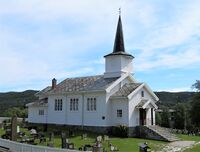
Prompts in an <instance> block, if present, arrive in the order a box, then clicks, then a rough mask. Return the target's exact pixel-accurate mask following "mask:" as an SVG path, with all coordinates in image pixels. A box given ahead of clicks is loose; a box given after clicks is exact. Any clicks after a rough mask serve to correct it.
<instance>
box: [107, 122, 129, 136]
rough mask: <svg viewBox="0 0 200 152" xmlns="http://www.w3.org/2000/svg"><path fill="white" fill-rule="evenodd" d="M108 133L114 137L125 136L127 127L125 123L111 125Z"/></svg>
mask: <svg viewBox="0 0 200 152" xmlns="http://www.w3.org/2000/svg"><path fill="white" fill-rule="evenodd" d="M109 134H110V135H112V136H116V137H127V136H128V127H127V126H125V125H119V126H113V127H111V129H110V131H109Z"/></svg>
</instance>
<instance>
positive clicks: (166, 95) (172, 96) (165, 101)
mask: <svg viewBox="0 0 200 152" xmlns="http://www.w3.org/2000/svg"><path fill="white" fill-rule="evenodd" d="M155 94H156V95H157V96H158V97H159V99H160V100H159V105H164V106H168V107H171V106H174V105H175V104H177V103H186V102H190V101H191V100H192V97H193V96H194V94H195V92H155Z"/></svg>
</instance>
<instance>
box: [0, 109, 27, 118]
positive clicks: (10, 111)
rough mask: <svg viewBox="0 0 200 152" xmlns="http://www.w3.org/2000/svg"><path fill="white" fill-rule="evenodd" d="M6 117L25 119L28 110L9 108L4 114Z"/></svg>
mask: <svg viewBox="0 0 200 152" xmlns="http://www.w3.org/2000/svg"><path fill="white" fill-rule="evenodd" d="M4 115H5V116H7V117H13V116H17V117H21V118H25V117H27V115H28V112H27V109H23V108H19V107H13V108H8V110H7V111H5V112H4Z"/></svg>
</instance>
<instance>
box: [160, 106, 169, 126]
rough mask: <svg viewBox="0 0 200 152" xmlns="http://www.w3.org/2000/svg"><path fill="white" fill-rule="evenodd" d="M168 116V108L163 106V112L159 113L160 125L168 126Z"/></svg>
mask: <svg viewBox="0 0 200 152" xmlns="http://www.w3.org/2000/svg"><path fill="white" fill-rule="evenodd" d="M169 117H170V114H169V109H168V108H164V109H163V112H162V113H161V126H163V127H170V123H169Z"/></svg>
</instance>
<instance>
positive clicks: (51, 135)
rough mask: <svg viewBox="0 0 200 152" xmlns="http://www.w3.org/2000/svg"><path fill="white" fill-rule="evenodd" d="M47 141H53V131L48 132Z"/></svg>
mask: <svg viewBox="0 0 200 152" xmlns="http://www.w3.org/2000/svg"><path fill="white" fill-rule="evenodd" d="M49 141H52V142H53V141H54V133H53V132H51V133H49Z"/></svg>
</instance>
